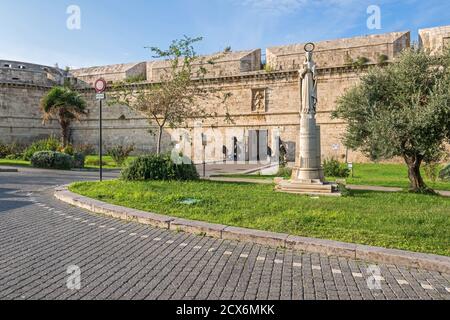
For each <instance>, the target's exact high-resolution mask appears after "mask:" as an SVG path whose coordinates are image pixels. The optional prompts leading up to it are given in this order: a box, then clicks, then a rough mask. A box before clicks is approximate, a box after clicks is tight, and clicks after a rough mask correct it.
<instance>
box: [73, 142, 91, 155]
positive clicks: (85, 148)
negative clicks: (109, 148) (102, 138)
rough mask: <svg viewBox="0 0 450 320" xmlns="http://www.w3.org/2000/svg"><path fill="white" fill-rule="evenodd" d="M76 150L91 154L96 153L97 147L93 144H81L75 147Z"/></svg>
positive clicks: (76, 151)
mask: <svg viewBox="0 0 450 320" xmlns="http://www.w3.org/2000/svg"><path fill="white" fill-rule="evenodd" d="M74 151H75V153H82V154H84V155H85V156H89V155H92V154H94V153H95V147H94V146H93V145H91V144H79V145H76V146H75V147H74Z"/></svg>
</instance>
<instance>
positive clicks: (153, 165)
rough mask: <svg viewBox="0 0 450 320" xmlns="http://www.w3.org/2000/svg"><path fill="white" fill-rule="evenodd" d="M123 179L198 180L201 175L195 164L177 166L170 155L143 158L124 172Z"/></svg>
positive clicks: (138, 159) (135, 161) (136, 160)
mask: <svg viewBox="0 0 450 320" xmlns="http://www.w3.org/2000/svg"><path fill="white" fill-rule="evenodd" d="M121 179H123V180H127V181H145V180H182V181H186V180H197V179H199V175H198V173H197V170H196V168H195V166H194V165H193V164H175V163H174V162H173V161H172V159H171V158H170V156H169V155H151V156H142V157H139V158H137V159H135V160H133V161H132V162H131V163H130V164H129V165H128V166H127V167H126V168H125V169H123V170H122V173H121Z"/></svg>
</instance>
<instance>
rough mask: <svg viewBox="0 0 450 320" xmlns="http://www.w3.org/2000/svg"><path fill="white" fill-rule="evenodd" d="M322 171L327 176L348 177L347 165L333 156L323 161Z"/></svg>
mask: <svg viewBox="0 0 450 320" xmlns="http://www.w3.org/2000/svg"><path fill="white" fill-rule="evenodd" d="M323 171H324V174H325V176H327V177H336V178H348V176H349V175H350V169H349V168H348V167H347V165H346V164H345V163H341V162H339V161H338V160H336V159H334V158H331V159H329V160H325V161H324V162H323Z"/></svg>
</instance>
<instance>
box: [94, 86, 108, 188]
mask: <svg viewBox="0 0 450 320" xmlns="http://www.w3.org/2000/svg"><path fill="white" fill-rule="evenodd" d="M94 88H95V92H96V93H97V94H96V96H95V98H96V100H98V101H99V102H100V110H99V132H100V134H99V146H98V149H99V156H100V181H103V130H102V121H103V110H102V109H103V105H102V104H103V100H105V98H106V95H105V91H106V81H105V80H104V79H98V80H97V81H95V84H94Z"/></svg>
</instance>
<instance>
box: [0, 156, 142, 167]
mask: <svg viewBox="0 0 450 320" xmlns="http://www.w3.org/2000/svg"><path fill="white" fill-rule="evenodd" d="M99 158H100V157H99V156H87V157H86V165H85V168H86V169H98V168H99V166H98V165H95V164H89V163H90V162H91V163H93V162H95V161H96V162H97V163H98V162H99ZM134 158H135V157H129V158H128V160H127V163H128V162H130V161H132V160H133V159H134ZM103 162H105V163H106V165H104V166H103V168H105V169H120V168H119V167H117V165H116V164H115V162H114V161H113V160H112V158H111V157H110V156H103ZM0 165H3V166H19V167H30V166H31V164H30V161H24V160H7V159H0Z"/></svg>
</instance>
